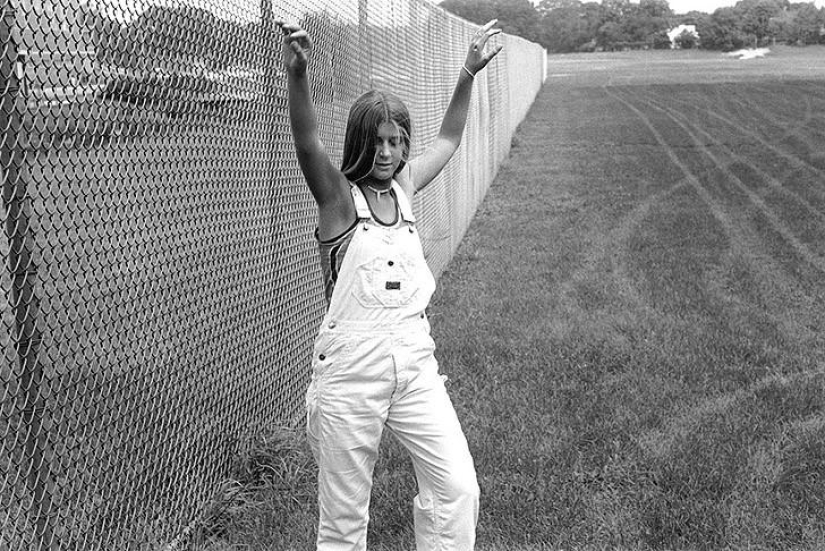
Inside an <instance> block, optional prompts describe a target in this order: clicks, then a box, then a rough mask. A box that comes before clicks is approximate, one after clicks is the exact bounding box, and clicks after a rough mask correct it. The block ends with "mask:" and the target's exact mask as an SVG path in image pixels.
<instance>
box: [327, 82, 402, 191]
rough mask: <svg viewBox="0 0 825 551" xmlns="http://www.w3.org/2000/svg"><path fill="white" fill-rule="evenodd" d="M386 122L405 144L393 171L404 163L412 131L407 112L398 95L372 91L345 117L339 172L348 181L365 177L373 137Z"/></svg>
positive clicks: (370, 161) (372, 155)
mask: <svg viewBox="0 0 825 551" xmlns="http://www.w3.org/2000/svg"><path fill="white" fill-rule="evenodd" d="M385 122H388V123H391V124H393V125H395V127H396V128H397V129H398V134H399V137H400V138H401V143H402V144H403V146H404V152H403V154H402V158H401V163H400V164H399V165H398V168H397V169H396V171H395V174H398V172H400V171H401V169H402V168H404V166H405V165H406V164H407V159H408V158H409V154H410V135H411V134H412V123H411V122H410V112H409V110H408V109H407V106H406V105H404V102H403V101H401V100H400V99H399V98H398V97H397V96H395V95H393V94H391V93H388V92H379V91H377V90H371V91H369V92H367V93H366V94H363V95H362V96H361V97H359V98H358V99H357V100H355V102H354V103H353V104H352V107H350V110H349V117H348V118H347V130H346V134H345V135H344V156H343V159H342V161H341V172H343V173H344V175H345V176H346V177H347V179H348V180H349V181H350V182H357V181H358V180H361V179H363V178H366V177H367V176H369V173H370V172H372V167H373V164H374V163H375V138H376V136H378V127H379V126H381V124H383V123H385Z"/></svg>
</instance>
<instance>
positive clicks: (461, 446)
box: [307, 182, 479, 551]
mask: <svg viewBox="0 0 825 551" xmlns="http://www.w3.org/2000/svg"><path fill="white" fill-rule="evenodd" d="M392 187H393V191H394V193H395V197H396V200H397V201H398V206H399V210H400V220H399V223H398V224H396V225H394V226H392V227H388V226H384V225H381V224H380V223H378V222H376V221H375V220H374V219H373V217H372V214H371V212H370V209H369V206H368V205H367V202H366V199H365V198H364V196H363V195H362V193H361V190H360V189H359V188H358V187H357V186H352V195H353V199H354V201H355V207H356V211H357V216H358V226H357V228H356V229H355V230H354V231H355V233H354V235H353V237H352V241H351V242H350V244H349V248H348V250H347V253H346V256H345V257H344V260H343V262H342V264H341V267H340V271H339V273H338V279H337V282H336V284H335V288H334V291H333V293H332V298H331V300H330V304H329V310H328V311H327V314H326V316H325V318H324V321H323V324H322V326H321V329H320V331H319V334H318V337H317V339H316V342H315V350H314V359H313V366H312V368H313V373H312V381H311V383H310V386H309V388H308V390H307V434H308V436H309V441H310V444H311V446H312V450H313V454H314V456H315V460H316V462H317V463H318V471H319V472H318V504H319V510H320V511H319V512H320V519H319V524H318V539H317V545H318V550H319V551H331V550H335V551H343V550H347V551H349V550H364V549H366V538H367V521H368V518H369V517H368V508H369V498H370V491H371V489H372V472H373V467H374V465H375V461H376V458H377V456H378V444H379V442H380V440H381V434H382V431H383V429H384V427H385V426H386V427H388V428H389V429H390V431H391V432H392V433H393V434H394V435H395V436H396V437H397V438H398V440H399V441H400V442H401V443H402V444H403V445H404V446H405V447H406V448H407V450H409V452H410V455H411V456H412V461H413V466H414V469H415V475H416V480H417V482H418V492H419V493H418V495H417V496H416V497H415V499H414V501H413V509H414V522H415V539H416V547H417V549H418V550H419V551H428V550H444V551H447V550H460V551H469V550H471V549H473V545H474V542H475V527H476V520H477V517H478V494H479V490H478V484H477V482H476V475H475V468H474V466H473V460H472V457H471V456H470V452H469V450H468V448H467V441H466V439H465V437H464V434H463V432H462V430H461V426H460V425H459V422H458V419H457V417H456V414H455V410H454V409H453V406H452V403H451V402H450V399H449V397H448V396H447V392H446V389H445V388H444V381H443V380H442V378H441V376H440V375H439V373H438V364H437V362H436V359H435V356H434V355H433V352H434V350H435V344H434V343H433V340H432V338H431V337H430V325H429V322H428V321H427V318H426V315H425V313H424V309H425V308H426V306H427V304H428V303H429V300H430V297H431V295H432V293H433V291H434V290H435V281H434V279H433V276H432V273H431V272H430V269H429V267H428V266H427V263H426V261H425V259H424V253H423V251H422V248H421V242H420V240H419V238H418V230H417V229H416V228H415V217H414V216H413V213H412V209H411V208H410V204H409V201H408V200H407V196H406V195H405V193H404V191H403V190H402V188H401V187H400V186H399V185H398V184H397V183H396V182H393V184H392Z"/></svg>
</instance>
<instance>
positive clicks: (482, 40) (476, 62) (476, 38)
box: [464, 19, 504, 75]
mask: <svg viewBox="0 0 825 551" xmlns="http://www.w3.org/2000/svg"><path fill="white" fill-rule="evenodd" d="M497 22H498V19H493V20H492V21H489V22H488V23H487V24H486V25H484V26H483V27H481V29H480V30H479V31H478V32H477V33H476V34H475V35H473V40H472V42H470V50H469V51H468V52H467V60H466V61H465V62H464V66H465V67H467V69H468V70H469V71H471V72H472V73H473V75H475V74H476V73H478V72H479V71H480V70H482V69H483V68H484V67H486V66H487V64H488V63H490V60H491V59H493V58H494V57H495V56H496V55H497V54H498V53H499V52H500V51H501V49H502V48H503V47H504V46H496V47H495V49H493V50H492V51H489V52H487V53H484V46H485V45H486V44H487V41H488V40H490V37H491V36H495V35H497V34H498V33H500V32H501V29H495V28H493V26H494V25H495V24H496V23H497Z"/></svg>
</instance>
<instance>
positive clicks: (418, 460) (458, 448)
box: [387, 337, 479, 551]
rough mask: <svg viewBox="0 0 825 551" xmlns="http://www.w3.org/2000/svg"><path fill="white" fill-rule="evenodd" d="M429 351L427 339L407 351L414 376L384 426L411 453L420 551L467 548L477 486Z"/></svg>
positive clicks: (469, 547)
mask: <svg viewBox="0 0 825 551" xmlns="http://www.w3.org/2000/svg"><path fill="white" fill-rule="evenodd" d="M427 340H429V342H430V343H431V342H432V341H431V339H429V337H427ZM433 349H434V346H432V345H429V346H428V345H427V344H426V342H425V344H424V346H423V348H419V349H413V350H412V351H411V352H412V353H411V357H410V358H409V359H410V361H411V362H413V363H414V367H412V368H411V371H412V372H413V373H414V378H411V380H410V382H409V384H408V385H407V387H406V388H405V389H404V391H403V393H401V394H400V395H399V396H397V397H396V398H395V399H394V401H393V402H392V404H391V406H390V411H389V415H388V418H387V427H388V428H389V429H390V430H391V431H392V433H393V434H394V435H395V436H396V437H397V438H398V439H399V441H400V442H401V443H402V444H403V445H404V447H406V448H407V450H409V452H410V455H411V456H412V460H413V466H414V468H415V473H416V479H417V481H418V489H419V493H418V495H417V496H416V498H415V500H414V522H415V538H416V548H417V549H418V551H436V550H438V551H453V550H455V551H471V550H472V549H473V547H474V545H475V531H476V523H477V520H478V507H479V488H478V483H477V481H476V474H475V467H474V465H473V459H472V457H471V455H470V451H469V448H468V446H467V439H466V438H465V436H464V433H463V431H462V429H461V425H460V424H459V421H458V417H457V416H456V413H455V409H454V408H453V405H452V402H451V401H450V398H449V396H448V395H447V391H446V389H445V387H444V381H443V379H442V378H441V376H440V375H439V374H438V364H437V362H436V359H435V357H434V356H433V354H432V350H433Z"/></svg>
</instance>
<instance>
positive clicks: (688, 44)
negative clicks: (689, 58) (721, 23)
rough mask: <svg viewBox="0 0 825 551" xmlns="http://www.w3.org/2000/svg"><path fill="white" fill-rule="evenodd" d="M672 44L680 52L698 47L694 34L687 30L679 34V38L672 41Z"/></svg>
mask: <svg viewBox="0 0 825 551" xmlns="http://www.w3.org/2000/svg"><path fill="white" fill-rule="evenodd" d="M674 42H675V43H676V46H677V47H678V48H679V49H681V50H691V49H693V48H695V47H696V46H698V45H699V41H698V40H697V39H696V34H694V33H692V32H690V31H688V30H684V31H682V32H681V33H679V36H677V37H676V38H675V39H674Z"/></svg>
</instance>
